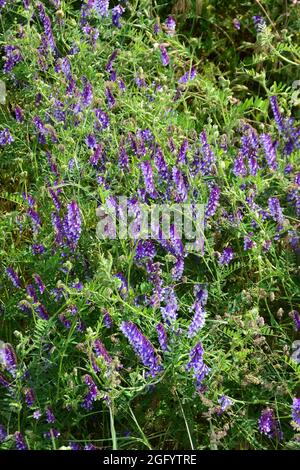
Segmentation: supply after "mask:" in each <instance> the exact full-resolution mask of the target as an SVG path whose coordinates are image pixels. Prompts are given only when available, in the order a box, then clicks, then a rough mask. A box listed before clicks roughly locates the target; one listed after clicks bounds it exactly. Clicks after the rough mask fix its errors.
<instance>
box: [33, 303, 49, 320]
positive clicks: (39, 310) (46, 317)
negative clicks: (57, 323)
mask: <svg viewBox="0 0 300 470" xmlns="http://www.w3.org/2000/svg"><path fill="white" fill-rule="evenodd" d="M35 311H36V312H37V314H38V316H39V317H40V318H42V320H49V315H48V313H47V311H46V309H45V307H44V305H42V304H39V305H37V307H35Z"/></svg>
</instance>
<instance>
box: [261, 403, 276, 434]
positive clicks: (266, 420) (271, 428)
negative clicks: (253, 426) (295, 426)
mask: <svg viewBox="0 0 300 470" xmlns="http://www.w3.org/2000/svg"><path fill="white" fill-rule="evenodd" d="M258 429H259V431H260V432H261V433H262V434H264V435H265V436H267V437H268V438H269V439H271V438H275V437H279V435H280V430H279V423H278V421H277V420H276V419H275V415H274V410H272V409H271V408H266V409H265V410H263V411H262V412H261V415H260V417H259V420H258Z"/></svg>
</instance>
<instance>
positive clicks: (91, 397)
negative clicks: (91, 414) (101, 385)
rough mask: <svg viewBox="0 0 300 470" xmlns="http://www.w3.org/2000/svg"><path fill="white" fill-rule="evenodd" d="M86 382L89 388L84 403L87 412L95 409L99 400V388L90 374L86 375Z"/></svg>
mask: <svg viewBox="0 0 300 470" xmlns="http://www.w3.org/2000/svg"><path fill="white" fill-rule="evenodd" d="M84 381H85V383H86V385H87V386H88V389H89V391H88V393H87V394H86V395H85V397H84V401H83V403H82V406H83V408H86V409H87V410H91V409H92V408H93V403H94V401H95V400H96V399H97V396H98V393H99V392H98V388H97V387H96V384H95V382H94V381H93V379H92V377H91V376H90V375H88V374H85V376H84Z"/></svg>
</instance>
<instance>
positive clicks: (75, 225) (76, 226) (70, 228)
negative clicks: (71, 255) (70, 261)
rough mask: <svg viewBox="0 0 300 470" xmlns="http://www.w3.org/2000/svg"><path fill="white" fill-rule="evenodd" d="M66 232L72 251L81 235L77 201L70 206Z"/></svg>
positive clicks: (65, 224)
mask: <svg viewBox="0 0 300 470" xmlns="http://www.w3.org/2000/svg"><path fill="white" fill-rule="evenodd" d="M64 231H65V235H66V238H67V240H68V243H69V245H70V247H71V249H72V250H74V249H75V248H76V246H77V244H78V241H79V238H80V234H81V217H80V212H79V207H78V205H77V202H76V201H72V202H71V203H70V204H69V205H68V212H67V216H66V218H65V220H64Z"/></svg>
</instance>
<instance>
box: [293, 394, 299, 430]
mask: <svg viewBox="0 0 300 470" xmlns="http://www.w3.org/2000/svg"><path fill="white" fill-rule="evenodd" d="M292 420H293V421H294V423H295V424H296V425H297V426H300V398H294V399H293V404H292Z"/></svg>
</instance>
